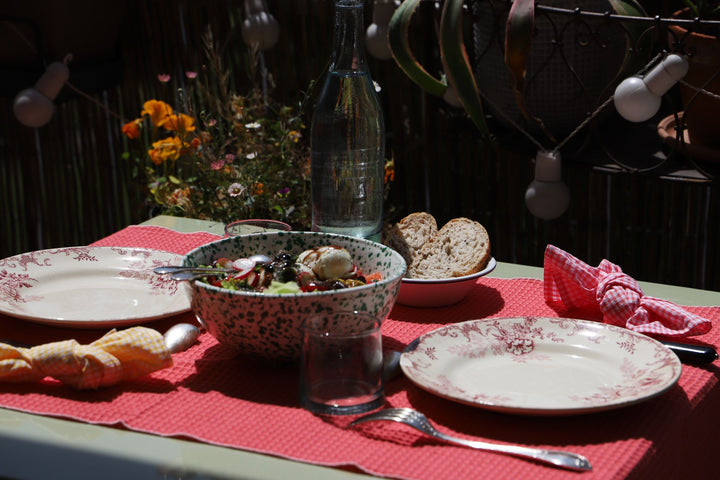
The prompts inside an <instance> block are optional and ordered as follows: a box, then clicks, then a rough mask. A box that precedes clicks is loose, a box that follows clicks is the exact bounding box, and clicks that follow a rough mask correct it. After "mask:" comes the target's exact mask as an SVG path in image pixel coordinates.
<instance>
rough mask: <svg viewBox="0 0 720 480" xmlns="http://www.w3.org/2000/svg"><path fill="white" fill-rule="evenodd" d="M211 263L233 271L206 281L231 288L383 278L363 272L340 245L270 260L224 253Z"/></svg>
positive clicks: (322, 287) (311, 286) (333, 284)
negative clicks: (234, 256)
mask: <svg viewBox="0 0 720 480" xmlns="http://www.w3.org/2000/svg"><path fill="white" fill-rule="evenodd" d="M212 266H213V267H217V268H224V269H228V270H230V272H229V273H226V274H222V275H217V276H208V277H205V278H204V279H203V281H205V282H206V283H208V284H210V285H214V286H217V287H221V288H226V289H229V290H247V291H255V292H265V293H301V292H318V291H319V292H322V291H327V290H339V289H343V288H350V287H357V286H361V285H367V284H368V283H372V282H377V281H380V280H381V279H382V276H381V275H380V273H372V274H369V275H365V274H363V272H361V270H360V269H359V268H358V267H357V265H355V263H354V262H353V259H352V257H351V255H350V253H349V252H348V251H347V250H346V249H345V248H343V247H340V246H337V245H326V246H321V247H317V248H313V249H310V250H305V251H304V252H302V253H301V254H300V255H298V256H297V257H296V256H293V255H291V254H290V253H288V252H285V251H280V252H278V253H277V254H276V255H275V257H273V258H272V259H271V260H270V261H269V262H258V261H255V260H251V259H249V258H238V259H230V258H227V257H222V258H218V259H217V260H215V262H214V263H213V265H212Z"/></svg>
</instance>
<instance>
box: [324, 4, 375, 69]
mask: <svg viewBox="0 0 720 480" xmlns="http://www.w3.org/2000/svg"><path fill="white" fill-rule="evenodd" d="M363 3H364V2H363V0H335V32H334V33H335V36H334V39H333V53H332V57H331V64H330V71H339V70H343V71H353V72H357V73H359V72H365V71H367V61H366V60H365V29H364V16H363Z"/></svg>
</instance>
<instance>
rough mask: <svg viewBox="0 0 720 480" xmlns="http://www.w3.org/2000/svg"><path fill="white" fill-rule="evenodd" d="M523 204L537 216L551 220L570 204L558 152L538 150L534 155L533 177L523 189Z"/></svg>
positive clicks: (563, 211)
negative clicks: (525, 188) (524, 189)
mask: <svg viewBox="0 0 720 480" xmlns="http://www.w3.org/2000/svg"><path fill="white" fill-rule="evenodd" d="M525 205H526V206H527V209H528V210H530V213H532V214H533V215H534V216H536V217H537V218H541V219H543V220H552V219H554V218H557V217H559V216H560V215H562V214H563V213H565V210H567V208H568V206H569V205H570V191H569V190H568V187H567V185H565V183H564V182H563V181H562V160H561V158H560V152H557V151H552V152H547V151H539V152H538V153H537V155H536V157H535V179H534V180H533V181H532V182H531V183H530V185H529V186H528V188H527V190H526V191H525Z"/></svg>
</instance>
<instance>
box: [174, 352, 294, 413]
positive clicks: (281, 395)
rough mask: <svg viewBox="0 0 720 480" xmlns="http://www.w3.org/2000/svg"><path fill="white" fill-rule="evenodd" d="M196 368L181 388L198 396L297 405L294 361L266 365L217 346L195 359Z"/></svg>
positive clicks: (250, 357) (255, 359)
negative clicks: (216, 393)
mask: <svg viewBox="0 0 720 480" xmlns="http://www.w3.org/2000/svg"><path fill="white" fill-rule="evenodd" d="M195 368H196V369H197V371H196V372H195V373H194V374H193V375H190V376H189V377H188V378H186V379H185V380H183V382H182V387H184V388H188V389H190V390H193V391H195V392H199V393H206V392H210V391H216V392H219V393H221V394H223V395H226V396H228V397H232V398H238V399H242V400H247V401H249V402H257V403H264V404H269V405H279V406H287V407H295V406H298V398H297V395H298V393H297V392H298V382H299V379H298V369H299V366H298V364H297V362H289V361H288V362H268V361H265V360H262V359H258V358H256V357H252V356H250V355H238V354H237V353H236V352H235V351H234V350H233V349H232V348H230V347H228V346H225V345H222V344H216V345H214V346H211V347H210V348H208V349H207V350H206V351H205V352H204V354H203V355H202V357H200V358H198V359H196V360H195Z"/></svg>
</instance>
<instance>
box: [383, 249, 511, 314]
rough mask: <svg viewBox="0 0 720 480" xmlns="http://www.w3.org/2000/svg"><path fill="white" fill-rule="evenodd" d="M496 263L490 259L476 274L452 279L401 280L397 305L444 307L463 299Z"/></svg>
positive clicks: (492, 258) (493, 259)
mask: <svg viewBox="0 0 720 480" xmlns="http://www.w3.org/2000/svg"><path fill="white" fill-rule="evenodd" d="M496 266H497V261H495V258H494V257H490V260H489V261H488V264H487V265H486V266H485V268H483V269H482V270H480V271H479V272H477V273H473V274H470V275H465V276H462V277H452V278H437V279H435V278H431V279H425V278H403V279H402V281H401V283H400V293H398V298H397V303H399V304H401V305H406V306H409V307H446V306H448V305H453V304H455V303H458V302H459V301H461V300H462V299H464V298H465V297H466V296H467V294H468V293H470V289H471V288H472V287H473V285H475V282H477V279H478V278H480V277H482V276H484V275H487V274H488V273H490V272H492V271H493V270H495V267H496Z"/></svg>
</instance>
